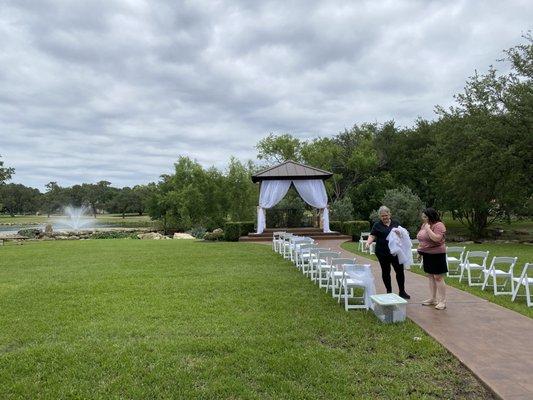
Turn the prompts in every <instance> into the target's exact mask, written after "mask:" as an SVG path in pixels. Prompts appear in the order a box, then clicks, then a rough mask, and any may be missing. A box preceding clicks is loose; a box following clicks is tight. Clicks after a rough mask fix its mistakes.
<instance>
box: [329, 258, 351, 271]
mask: <svg viewBox="0 0 533 400" xmlns="http://www.w3.org/2000/svg"><path fill="white" fill-rule="evenodd" d="M331 265H333V266H334V267H335V268H336V269H337V270H340V269H343V268H342V267H343V266H345V265H355V258H333V259H331Z"/></svg>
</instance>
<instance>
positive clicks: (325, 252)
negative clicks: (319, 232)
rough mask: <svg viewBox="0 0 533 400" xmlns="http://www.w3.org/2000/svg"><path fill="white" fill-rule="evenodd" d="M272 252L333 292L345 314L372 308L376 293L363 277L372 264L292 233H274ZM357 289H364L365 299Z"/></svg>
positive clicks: (322, 287)
mask: <svg viewBox="0 0 533 400" xmlns="http://www.w3.org/2000/svg"><path fill="white" fill-rule="evenodd" d="M272 250H274V251H275V252H277V253H278V254H280V255H281V256H282V257H283V258H285V259H286V260H290V261H292V262H293V263H294V265H295V266H296V268H298V270H299V271H300V272H302V274H303V275H304V276H306V277H308V278H309V279H311V281H313V282H314V283H316V284H317V285H318V287H319V288H321V289H325V290H326V292H331V296H332V297H333V298H336V299H337V301H338V302H339V303H340V302H341V300H343V301H344V308H345V310H346V311H348V310H350V309H366V310H368V309H369V308H370V306H371V304H370V298H369V293H370V292H373V291H372V290H371V288H369V287H368V286H369V285H368V282H367V281H366V280H365V279H364V278H363V277H364V276H366V275H365V274H368V273H370V272H369V271H370V270H369V268H370V266H369V265H362V264H357V262H356V260H355V258H342V257H341V254H340V252H337V251H332V250H331V249H329V248H321V247H318V245H317V244H316V243H315V241H314V240H313V239H312V238H309V237H306V236H298V235H294V234H292V233H289V232H281V231H280V232H274V233H273V237H272ZM357 289H360V290H362V292H363V294H362V296H358V294H357V293H356V290H357ZM350 300H352V302H350ZM354 301H357V304H354V303H353V302H354Z"/></svg>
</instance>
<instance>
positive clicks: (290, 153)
mask: <svg viewBox="0 0 533 400" xmlns="http://www.w3.org/2000/svg"><path fill="white" fill-rule="evenodd" d="M256 149H257V158H258V159H259V160H264V161H266V162H267V164H269V165H272V164H279V163H282V162H284V161H287V160H292V161H296V162H299V161H301V160H302V158H301V150H302V142H301V141H300V140H299V139H298V138H295V137H294V136H291V135H289V134H287V133H284V134H282V135H274V134H273V133H271V134H269V135H268V136H267V137H266V138H264V139H261V140H260V141H259V143H257V146H256Z"/></svg>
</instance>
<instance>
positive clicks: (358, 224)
mask: <svg viewBox="0 0 533 400" xmlns="http://www.w3.org/2000/svg"><path fill="white" fill-rule="evenodd" d="M369 230H370V224H369V223H368V221H346V222H345V223H343V224H342V231H341V232H342V233H344V234H345V235H350V236H351V237H352V239H353V240H355V241H357V240H359V237H360V236H361V232H367V231H369Z"/></svg>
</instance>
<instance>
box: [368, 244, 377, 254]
mask: <svg viewBox="0 0 533 400" xmlns="http://www.w3.org/2000/svg"><path fill="white" fill-rule="evenodd" d="M368 254H370V255H373V254H376V242H372V243H370V247H369V248H368Z"/></svg>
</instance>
